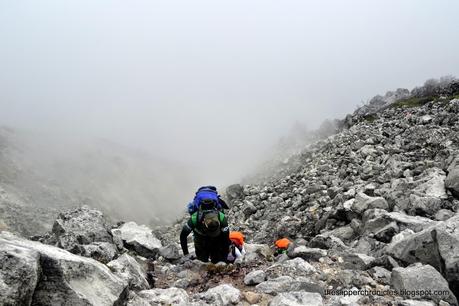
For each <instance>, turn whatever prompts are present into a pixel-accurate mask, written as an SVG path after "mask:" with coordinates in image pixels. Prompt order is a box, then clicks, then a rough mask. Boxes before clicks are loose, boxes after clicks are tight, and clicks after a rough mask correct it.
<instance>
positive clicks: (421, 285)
mask: <svg viewBox="0 0 459 306" xmlns="http://www.w3.org/2000/svg"><path fill="white" fill-rule="evenodd" d="M391 285H392V287H393V288H394V289H396V290H397V291H398V292H400V294H401V295H402V296H404V297H408V298H411V299H421V300H425V299H427V300H434V301H435V302H437V303H438V302H440V300H444V301H447V302H449V303H451V304H453V305H457V299H456V297H455V296H454V294H453V293H452V292H451V290H450V289H449V287H448V282H447V281H446V280H445V279H444V278H443V276H441V274H440V273H438V271H437V270H435V268H433V267H432V266H430V265H422V264H420V263H418V264H416V265H413V266H410V267H407V268H395V269H394V270H392V275H391ZM435 292H444V293H447V294H439V293H435Z"/></svg>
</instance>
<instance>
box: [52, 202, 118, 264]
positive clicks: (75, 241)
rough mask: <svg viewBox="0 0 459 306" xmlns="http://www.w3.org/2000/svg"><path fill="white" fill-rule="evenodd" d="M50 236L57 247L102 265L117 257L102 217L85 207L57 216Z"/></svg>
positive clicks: (116, 250) (108, 229)
mask: <svg viewBox="0 0 459 306" xmlns="http://www.w3.org/2000/svg"><path fill="white" fill-rule="evenodd" d="M52 233H53V234H54V239H55V240H56V243H57V246H58V247H60V248H62V249H64V250H67V251H69V252H71V253H74V254H77V255H82V256H86V257H92V258H94V259H96V260H99V261H101V262H104V263H107V262H109V261H110V260H112V259H113V258H114V257H115V256H116V255H118V248H117V246H116V245H115V242H114V240H113V237H112V235H111V233H110V226H109V225H108V223H107V220H106V219H105V217H104V215H103V214H102V213H101V212H100V211H98V210H95V209H91V208H89V207H88V206H83V207H80V208H77V209H73V210H70V211H67V212H64V213H61V214H59V216H58V217H57V219H56V221H55V222H54V225H53V229H52Z"/></svg>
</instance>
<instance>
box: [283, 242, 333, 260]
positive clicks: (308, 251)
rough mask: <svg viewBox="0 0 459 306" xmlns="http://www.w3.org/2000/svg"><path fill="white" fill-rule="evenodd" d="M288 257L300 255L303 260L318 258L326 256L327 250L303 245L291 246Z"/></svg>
mask: <svg viewBox="0 0 459 306" xmlns="http://www.w3.org/2000/svg"><path fill="white" fill-rule="evenodd" d="M288 256H289V257H290V258H295V257H301V258H303V259H305V260H319V258H321V257H324V256H327V251H326V250H323V249H318V248H308V247H306V246H304V245H301V246H298V247H295V248H292V249H291V250H290V251H289V252H288Z"/></svg>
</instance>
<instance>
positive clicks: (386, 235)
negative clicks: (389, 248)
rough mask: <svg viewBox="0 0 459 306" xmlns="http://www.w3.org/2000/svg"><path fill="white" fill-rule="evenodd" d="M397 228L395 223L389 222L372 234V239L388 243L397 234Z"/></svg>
mask: <svg viewBox="0 0 459 306" xmlns="http://www.w3.org/2000/svg"><path fill="white" fill-rule="evenodd" d="M399 230H400V229H399V227H398V225H397V223H396V222H391V223H389V224H387V225H386V226H384V227H383V228H381V229H379V230H377V231H376V232H375V233H374V237H375V238H376V239H377V240H379V241H382V242H386V243H387V242H390V241H391V240H392V237H393V236H394V235H395V234H397V233H398V231H399Z"/></svg>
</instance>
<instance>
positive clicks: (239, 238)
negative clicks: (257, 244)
mask: <svg viewBox="0 0 459 306" xmlns="http://www.w3.org/2000/svg"><path fill="white" fill-rule="evenodd" d="M229 238H230V240H231V242H233V243H234V244H235V245H236V246H238V247H242V246H243V245H244V235H243V234H242V233H241V232H230V234H229Z"/></svg>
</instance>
